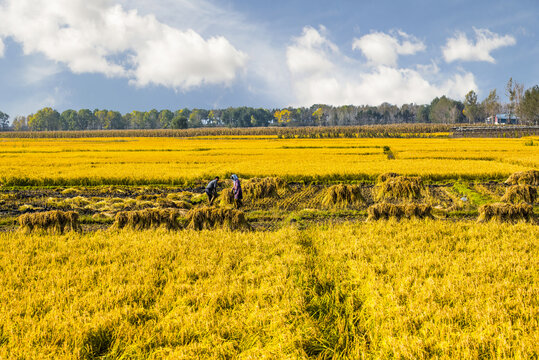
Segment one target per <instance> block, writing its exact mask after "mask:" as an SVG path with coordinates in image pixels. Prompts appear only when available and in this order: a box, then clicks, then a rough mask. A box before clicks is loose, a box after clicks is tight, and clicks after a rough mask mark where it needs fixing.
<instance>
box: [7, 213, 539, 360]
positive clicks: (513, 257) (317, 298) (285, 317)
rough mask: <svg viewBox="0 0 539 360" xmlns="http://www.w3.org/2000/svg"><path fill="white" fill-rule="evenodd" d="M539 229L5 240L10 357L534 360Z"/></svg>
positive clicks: (378, 225)
mask: <svg viewBox="0 0 539 360" xmlns="http://www.w3.org/2000/svg"><path fill="white" fill-rule="evenodd" d="M538 246H539V228H538V227H537V226H536V225H532V224H525V223H520V224H499V223H487V224H476V223H471V222H462V221H457V222H454V223H451V224H448V223H446V222H442V221H438V220H421V221H419V220H417V221H402V222H395V221H380V222H372V223H363V224H357V223H356V224H352V223H343V224H340V225H318V226H313V227H311V228H308V229H304V230H299V229H297V228H295V227H294V226H293V225H292V226H288V227H284V228H281V229H280V230H278V231H275V232H247V233H243V232H231V231H223V230H213V231H201V232H197V231H180V232H168V231H165V230H156V231H98V232H95V233H84V234H76V233H68V234H65V235H47V234H31V235H24V234H21V233H5V232H4V233H1V234H0V358H2V359H391V358H397V359H432V358H444V359H507V358H512V359H534V358H537V356H538V355H539V345H538V344H539V324H538V319H539V285H538V284H539V271H538V269H539V259H538V257H537V254H538Z"/></svg>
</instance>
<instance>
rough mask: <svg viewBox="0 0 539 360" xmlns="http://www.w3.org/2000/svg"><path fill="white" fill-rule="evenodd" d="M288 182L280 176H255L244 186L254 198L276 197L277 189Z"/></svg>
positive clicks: (246, 191)
mask: <svg viewBox="0 0 539 360" xmlns="http://www.w3.org/2000/svg"><path fill="white" fill-rule="evenodd" d="M285 185H286V182H285V181H284V180H283V179H281V178H278V177H266V178H262V179H260V178H253V179H250V180H249V181H248V182H246V184H245V185H244V186H243V191H244V192H245V194H246V195H247V196H249V197H250V198H252V199H261V198H266V197H276V196H278V195H277V191H278V190H279V189H280V188H282V187H284V186H285Z"/></svg>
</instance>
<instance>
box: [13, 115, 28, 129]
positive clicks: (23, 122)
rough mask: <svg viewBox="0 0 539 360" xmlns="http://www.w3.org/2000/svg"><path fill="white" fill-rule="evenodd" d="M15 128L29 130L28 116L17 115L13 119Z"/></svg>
mask: <svg viewBox="0 0 539 360" xmlns="http://www.w3.org/2000/svg"><path fill="white" fill-rule="evenodd" d="M13 130H15V131H27V130H28V123H27V119H26V116H15V119H13Z"/></svg>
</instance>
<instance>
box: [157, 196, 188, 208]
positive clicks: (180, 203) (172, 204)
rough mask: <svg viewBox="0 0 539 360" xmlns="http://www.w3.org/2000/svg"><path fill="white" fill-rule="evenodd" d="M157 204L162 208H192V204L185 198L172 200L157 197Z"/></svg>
mask: <svg viewBox="0 0 539 360" xmlns="http://www.w3.org/2000/svg"><path fill="white" fill-rule="evenodd" d="M157 205H158V206H159V207H160V208H161V209H166V208H178V209H191V207H192V206H191V204H190V203H188V202H187V201H184V200H176V201H175V200H170V199H169V198H159V199H157Z"/></svg>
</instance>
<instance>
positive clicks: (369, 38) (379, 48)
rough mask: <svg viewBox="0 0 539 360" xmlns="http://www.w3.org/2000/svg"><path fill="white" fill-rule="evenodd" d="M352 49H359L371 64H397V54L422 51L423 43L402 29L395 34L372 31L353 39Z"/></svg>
mask: <svg viewBox="0 0 539 360" xmlns="http://www.w3.org/2000/svg"><path fill="white" fill-rule="evenodd" d="M399 37H400V39H399ZM399 40H400V41H399ZM352 49H354V50H356V49H357V50H361V52H362V53H363V55H365V57H366V58H367V60H369V62H370V63H371V64H373V65H388V66H397V59H398V56H399V55H413V54H415V53H417V52H419V51H424V50H425V44H423V43H422V42H421V41H419V40H418V39H416V38H415V37H413V36H410V35H408V34H406V33H405V32H402V31H398V32H397V34H396V35H395V36H391V35H389V34H385V33H382V32H373V33H370V34H368V35H364V36H362V37H361V38H359V39H355V40H354V42H353V44H352Z"/></svg>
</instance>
